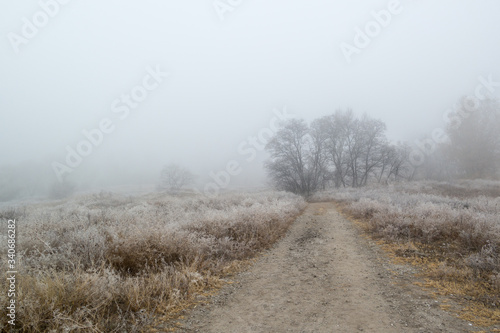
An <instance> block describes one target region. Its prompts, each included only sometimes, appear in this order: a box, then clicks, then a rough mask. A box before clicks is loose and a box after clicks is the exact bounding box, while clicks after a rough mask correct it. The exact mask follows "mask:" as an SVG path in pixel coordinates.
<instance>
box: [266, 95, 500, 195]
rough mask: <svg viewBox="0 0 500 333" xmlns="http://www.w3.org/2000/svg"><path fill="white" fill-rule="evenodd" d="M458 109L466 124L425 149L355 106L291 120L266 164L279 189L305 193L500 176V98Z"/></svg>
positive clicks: (455, 124)
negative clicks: (399, 138)
mask: <svg viewBox="0 0 500 333" xmlns="http://www.w3.org/2000/svg"><path fill="white" fill-rule="evenodd" d="M455 114H456V115H457V117H455V119H460V122H456V121H454V122H450V123H448V124H447V126H446V129H443V130H442V131H441V132H442V133H441V135H440V136H439V140H437V141H432V140H431V139H426V140H424V141H421V144H422V147H421V148H420V149H416V148H412V147H411V146H410V145H409V144H407V143H396V144H395V143H391V142H389V140H388V139H387V137H386V134H385V131H386V125H385V123H384V122H382V121H381V120H377V119H373V118H371V117H369V116H367V115H364V116H362V117H357V116H355V115H354V113H353V112H352V110H347V111H342V110H339V111H337V112H335V113H334V114H332V115H330V116H326V117H322V118H319V119H316V120H314V121H312V122H311V123H310V124H308V123H307V122H306V121H304V120H302V119H291V120H289V121H287V122H285V123H283V124H282V126H281V128H280V130H279V131H278V132H277V133H276V135H275V136H274V137H273V138H272V139H271V140H270V141H269V143H268V144H267V146H266V150H267V151H268V152H269V153H270V155H271V158H270V160H269V161H268V162H267V163H266V169H267V171H268V174H269V177H270V178H271V181H272V183H273V184H274V186H275V187H276V188H278V189H281V190H286V191H290V192H293V193H297V194H301V195H304V196H309V195H311V194H313V193H314V192H316V191H318V190H323V189H326V188H330V187H361V186H365V185H367V184H368V183H373V182H378V183H387V182H389V181H394V180H413V179H438V180H445V179H452V178H485V179H494V178H498V176H499V170H500V107H499V104H498V102H497V101H492V100H485V101H482V102H481V103H480V104H477V105H475V108H474V109H473V110H471V108H470V105H468V104H467V100H466V99H464V100H462V101H461V103H460V107H459V108H458V109H457V110H456V111H455ZM464 115H466V117H465V116H464ZM459 116H460V117H459Z"/></svg>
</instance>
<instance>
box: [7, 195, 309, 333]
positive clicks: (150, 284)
mask: <svg viewBox="0 0 500 333" xmlns="http://www.w3.org/2000/svg"><path fill="white" fill-rule="evenodd" d="M304 206H305V203H304V202H303V200H302V199H301V198H300V197H298V196H295V195H291V194H287V193H283V192H262V193H252V194H245V193H230V194H227V195H223V196H220V197H218V198H205V197H201V196H195V195H192V196H184V197H179V196H175V197H174V196H169V195H167V194H159V193H155V194H148V195H144V196H140V197H126V196H121V195H116V194H111V193H105V192H101V193H99V194H92V195H85V196H79V197H74V198H70V199H66V200H64V201H57V202H51V203H45V204H36V205H29V206H26V207H23V208H16V209H10V210H6V211H3V212H0V218H1V219H2V222H3V223H2V226H4V227H3V229H2V232H1V235H2V236H1V237H2V238H1V243H2V246H1V248H2V251H3V252H2V260H3V262H2V263H1V264H2V265H3V267H6V262H4V261H5V260H6V258H7V256H6V253H5V251H6V249H7V246H6V243H7V238H6V235H7V232H6V228H5V226H6V224H7V223H5V222H6V221H7V219H9V218H13V217H14V218H16V224H17V249H18V251H19V252H18V257H17V261H18V266H19V274H18V282H17V287H18V291H19V293H18V302H19V304H23V306H22V307H19V308H18V309H17V321H18V323H19V326H18V328H20V330H21V331H23V332H41V331H51V330H53V331H58V332H63V331H101V332H110V331H134V330H135V329H136V328H139V327H141V328H144V327H146V326H148V325H153V324H154V320H156V319H158V318H160V317H162V316H163V317H165V318H167V317H168V316H169V315H170V314H171V313H172V311H173V309H178V308H179V307H181V306H183V305H184V304H186V302H187V301H189V300H191V299H193V297H194V295H195V294H196V293H197V292H201V291H202V290H204V289H207V288H211V287H214V286H217V285H219V284H220V281H221V279H222V278H223V277H224V275H225V274H226V273H227V272H228V271H230V270H231V267H233V266H235V265H237V263H238V262H239V261H242V260H245V259H249V258H251V257H253V256H255V254H256V253H257V252H258V251H261V250H263V249H266V248H269V247H270V246H271V245H272V244H273V243H274V242H275V241H276V240H277V239H278V238H280V237H281V236H282V235H283V234H284V233H285V231H286V230H287V228H288V227H289V225H290V224H291V222H292V221H293V220H294V218H295V217H296V216H297V215H298V214H299V213H300V211H301V210H302V209H303V208H304ZM6 283H7V282H6V280H5V279H3V280H2V282H1V286H2V288H3V290H7V289H8V288H7V286H6ZM6 296H7V295H6V294H5V293H2V294H0V306H1V309H0V316H1V318H2V319H1V321H0V330H5V329H6V327H7V326H6V325H7V323H6V318H7V317H6V312H5V309H6V307H7V301H8V299H7V297H6ZM155 318H156V319H155Z"/></svg>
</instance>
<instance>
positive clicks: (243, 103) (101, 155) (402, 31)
mask: <svg viewBox="0 0 500 333" xmlns="http://www.w3.org/2000/svg"><path fill="white" fill-rule="evenodd" d="M0 9H1V10H0V35H1V36H3V37H2V38H1V39H0V68H1V71H0V92H1V95H0V112H1V121H0V153H1V154H0V165H1V166H9V167H10V168H14V169H16V170H19V173H21V174H25V175H31V177H33V178H34V179H30V178H29V177H28V179H27V180H26V182H27V183H29V182H39V181H41V180H40V177H41V178H43V181H46V182H47V183H50V182H52V181H54V180H56V179H58V178H59V179H66V178H67V179H69V180H71V181H73V182H75V183H77V184H78V185H79V187H80V188H81V189H100V188H108V187H110V188H111V187H116V186H119V185H136V186H139V185H143V186H147V185H152V184H153V185H154V183H155V182H156V181H157V179H158V177H159V174H160V170H161V168H162V166H163V165H165V164H168V163H177V164H179V165H182V166H185V167H187V168H189V169H190V170H191V171H192V172H193V173H194V174H196V175H197V178H196V179H197V182H196V186H198V187H199V188H203V186H204V184H206V182H208V181H210V179H211V178H210V173H211V172H214V173H217V172H219V171H220V170H224V169H225V168H226V167H227V164H228V162H230V161H237V162H238V164H239V167H240V169H239V172H238V174H237V175H235V176H234V177H231V184H230V187H258V186H263V185H264V184H266V177H265V172H264V171H263V168H262V166H263V161H264V160H265V159H266V158H267V155H266V152H265V151H264V150H263V149H262V147H263V143H265V138H267V137H268V136H267V135H268V134H269V133H270V132H269V130H271V131H273V129H275V128H276V125H277V123H278V120H280V118H283V119H286V118H288V117H291V116H295V117H298V118H304V119H306V120H312V119H315V118H317V117H321V116H324V115H328V114H331V113H333V112H334V111H335V110H337V109H339V108H340V109H346V108H352V109H353V111H354V112H355V113H356V114H364V113H366V114H368V115H370V116H371V117H374V118H376V119H380V120H382V121H384V122H385V123H386V125H387V135H388V137H389V138H390V139H391V140H394V141H407V142H409V144H413V143H414V141H415V140H417V139H420V138H422V137H426V136H429V135H430V133H431V132H432V130H433V129H434V128H437V127H442V126H444V124H445V121H444V119H443V117H444V115H445V114H446V112H447V110H449V109H450V108H453V107H454V105H455V104H456V103H457V101H458V100H459V99H460V98H461V97H462V96H465V95H470V94H474V93H475V91H476V90H477V89H476V88H477V87H478V85H480V84H483V88H482V90H483V91H484V92H487V91H488V90H490V91H489V92H490V93H494V94H496V96H498V95H499V93H498V92H499V91H500V89H498V88H499V87H498V84H497V83H496V82H500V62H499V59H500V43H499V42H500V35H499V32H500V21H499V20H498V17H499V14H500V2H498V1H485V0H483V1H472V0H468V1H466V0H453V1H452V0H448V1H439V2H436V1H430V0H420V1H407V0H401V1H400V2H398V1H387V0H384V1H378V0H377V1H375V0H374V1H363V2H359V1H347V0H345V1H333V0H330V1H326V0H312V1H299V0H274V1H263V0H260V1H259V0H254V1H243V0H242V1H235V0H232V1H230V0H216V1H213V0H205V1H171V0H167V1H152V0H145V1H140V2H139V1H130V0H120V1H118V0H114V1H105V2H103V1H95V0H87V1H77V0H72V1H62V0H60V1H56V0H41V1H39V2H38V1H25V2H17V1H6V0H0ZM387 13H389V17H388V16H387V15H384V14H387ZM377 19H378V21H377ZM374 22H378V23H376V24H375V25H373V23H374ZM370 27H371V28H373V29H375V30H371V31H368V35H367V34H366V31H367V30H366V29H370ZM357 29H360V30H362V31H364V33H363V32H362V35H364V37H359V30H357ZM377 29H378V30H377ZM369 35H371V36H369ZM359 45H361V46H362V47H358V46H359ZM485 82H486V86H484V85H485ZM488 82H489V83H488ZM495 88H496V89H498V90H497V91H494V90H495ZM130 95H132V97H130ZM96 129H97V132H96ZM85 133H87V134H85ZM259 135H260V138H259ZM89 137H90V139H89ZM252 138H253V139H252ZM255 138H256V139H255ZM92 140H94V143H92ZM255 140H257V143H255ZM84 141H85V142H87V144H86V143H82V142H84ZM88 142H90V145H89V144H88ZM252 142H253V143H252ZM79 145H80V146H79ZM68 147H69V148H68ZM78 147H80V149H81V151H84V152H85V154H86V156H80V158H75V157H73V160H71V158H70V161H72V162H73V164H74V166H68V161H67V159H68V154H70V155H71V153H68V151H78V149H79V148H78ZM68 149H69V150H68ZM79 159H80V160H79ZM55 165H56V166H58V167H54V166H55ZM23 168H24V169H23ZM23 170H24V171H23ZM34 170H37V171H34ZM57 170H59V171H57ZM45 177H46V178H45ZM40 186H42V185H40Z"/></svg>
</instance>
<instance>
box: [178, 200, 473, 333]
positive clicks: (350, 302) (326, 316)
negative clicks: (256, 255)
mask: <svg viewBox="0 0 500 333" xmlns="http://www.w3.org/2000/svg"><path fill="white" fill-rule="evenodd" d="M413 273H414V272H413V271H412V268H409V267H405V266H397V265H394V264H391V263H390V262H389V261H388V260H387V259H384V254H383V253H382V252H381V251H380V250H378V247H377V246H376V245H375V244H373V243H372V242H370V241H368V240H366V239H365V238H363V237H361V236H360V235H359V232H358V230H357V229H356V228H355V227H354V226H353V224H352V223H351V222H350V221H348V220H346V219H345V218H343V217H342V216H341V215H340V214H339V213H338V212H337V211H336V209H335V206H334V205H333V204H331V203H313V204H310V205H309V206H308V208H307V209H306V211H305V212H304V214H303V215H302V216H300V217H299V218H298V219H297V220H296V221H295V223H294V224H293V226H292V227H291V229H290V231H289V232H288V234H287V236H286V237H285V238H284V239H282V240H281V241H280V242H279V243H278V244H277V245H276V246H275V247H274V248H273V249H272V250H270V251H268V252H266V253H265V255H264V256H262V257H261V258H260V259H259V260H258V261H257V263H256V264H255V265H253V266H252V267H251V268H250V269H249V270H248V271H246V272H243V273H241V274H240V275H239V276H238V277H236V278H235V283H234V284H231V285H228V286H226V287H224V288H223V289H222V290H221V292H220V293H219V294H218V296H216V297H213V298H212V299H211V300H210V303H211V304H208V305H206V306H198V307H197V308H195V309H194V311H193V312H192V313H191V314H190V315H189V316H188V317H187V318H186V319H185V320H184V321H183V322H182V325H183V326H182V328H181V329H180V330H179V331H180V332H202V333H212V332H213V333H223V332H231V333H235V332H237V333H246V332H273V333H274V332H464V331H470V330H471V329H473V327H471V326H470V325H469V324H468V323H466V322H464V321H461V320H459V319H457V318H455V317H454V316H452V315H451V314H449V313H446V312H444V311H442V310H441V309H440V308H439V302H440V301H439V300H435V299H433V298H431V297H430V296H429V295H428V294H427V293H426V292H424V291H422V290H420V288H418V287H416V286H415V285H414V283H413V282H414V279H415V278H414V277H413Z"/></svg>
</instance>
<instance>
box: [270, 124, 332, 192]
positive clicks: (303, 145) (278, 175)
mask: <svg viewBox="0 0 500 333" xmlns="http://www.w3.org/2000/svg"><path fill="white" fill-rule="evenodd" d="M311 133H312V135H311ZM322 141H323V138H322V136H321V133H320V131H319V129H317V128H316V127H314V129H313V130H312V131H311V130H310V128H309V127H308V126H307V124H306V122H305V121H304V120H298V119H291V120H289V121H287V122H286V123H285V124H284V126H283V127H282V128H281V129H280V130H279V131H278V132H277V133H276V135H275V136H274V137H273V138H271V140H270V141H269V142H268V144H267V145H266V150H267V151H268V152H269V153H270V155H271V160H270V161H268V162H267V163H266V169H267V170H268V173H269V176H270V178H271V181H272V183H273V184H274V186H275V187H276V188H278V189H280V190H285V191H290V192H293V193H297V194H300V195H303V196H306V197H307V196H309V195H311V194H312V193H314V192H315V191H316V190H317V189H318V188H319V187H320V186H321V185H320V183H321V181H323V180H324V177H322V176H323V174H322V172H323V171H324V158H323V156H322V154H323V147H322Z"/></svg>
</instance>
